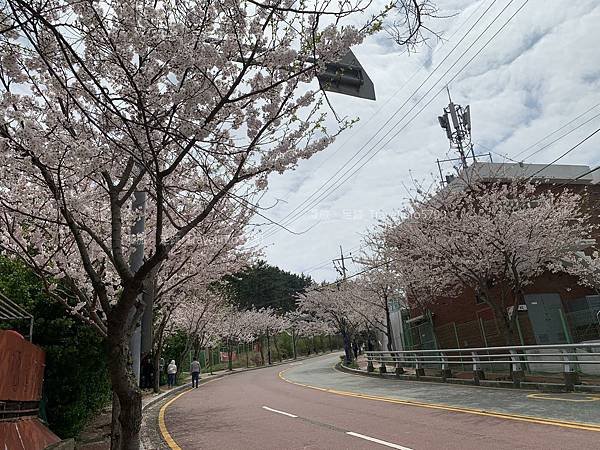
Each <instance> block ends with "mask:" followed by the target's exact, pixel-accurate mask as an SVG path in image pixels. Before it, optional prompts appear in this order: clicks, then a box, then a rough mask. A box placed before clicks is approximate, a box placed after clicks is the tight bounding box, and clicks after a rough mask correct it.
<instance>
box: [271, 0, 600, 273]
mask: <svg viewBox="0 0 600 450" xmlns="http://www.w3.org/2000/svg"><path fill="white" fill-rule="evenodd" d="M509 2H510V0H496V1H495V2H494V0H474V1H473V0H436V4H437V5H438V7H439V9H440V15H446V16H451V17H449V18H446V19H438V20H435V21H434V22H431V23H430V26H431V27H432V28H434V29H435V30H436V31H438V32H439V33H441V34H442V36H443V37H444V38H445V39H444V40H443V41H438V40H435V39H432V40H430V41H429V46H422V47H420V48H419V49H417V52H416V53H412V54H407V53H404V52H403V51H402V49H399V48H398V47H396V46H395V45H394V44H393V43H392V42H391V41H390V40H389V39H388V38H387V37H386V36H385V35H383V34H382V35H378V36H374V37H371V38H369V39H368V40H367V41H365V42H364V43H363V44H362V45H360V46H357V47H356V48H353V51H354V53H355V54H356V55H357V57H358V58H359V60H360V61H361V63H362V64H363V66H364V67H365V69H366V70H367V71H368V73H369V75H370V77H371V79H372V80H373V81H374V83H375V89H376V93H377V101H375V102H371V101H368V100H361V99H355V98H351V97H345V96H341V95H336V94H331V95H330V100H331V103H332V105H333V107H334V109H335V110H336V112H337V113H338V115H341V116H349V117H358V118H360V121H359V123H357V124H356V125H355V126H354V127H353V128H352V129H350V130H347V131H346V132H344V133H343V134H342V135H341V136H340V137H339V138H338V140H337V141H336V143H334V144H333V145H332V146H330V147H329V148H328V149H326V150H325V151H323V152H322V153H320V154H318V155H316V156H315V157H313V158H312V159H310V160H309V161H304V162H302V163H301V164H300V165H299V167H298V168H297V169H296V170H295V171H293V172H287V173H285V174H284V175H281V176H279V175H276V176H272V177H271V178H270V180H269V183H270V185H269V191H268V193H267V194H266V195H265V197H264V198H263V199H262V201H261V204H262V205H263V206H273V205H275V206H273V207H272V208H270V209H268V210H266V211H263V213H264V214H265V215H267V216H268V217H270V218H272V219H273V220H277V221H279V220H282V219H283V218H284V217H285V216H286V214H288V213H289V212H290V211H292V210H293V209H294V208H295V207H297V206H298V205H300V204H301V203H302V202H303V201H304V200H305V199H307V198H308V197H309V196H310V195H311V194H312V193H313V192H314V191H315V190H317V189H318V188H320V187H321V185H322V184H323V183H325V182H326V181H327V180H328V179H329V178H330V177H331V176H332V175H335V174H336V173H339V171H340V169H341V168H342V166H343V165H344V164H348V161H349V160H350V158H351V156H352V155H353V154H354V153H355V152H357V151H359V150H361V148H362V147H363V145H364V148H362V150H361V152H360V153H359V155H358V156H357V158H360V157H361V156H362V155H365V154H367V152H370V153H368V155H369V156H366V157H365V159H366V158H368V157H370V155H373V153H375V152H377V153H376V155H375V156H373V157H372V159H371V160H370V161H369V162H368V163H367V164H366V165H364V167H362V169H360V170H359V171H358V172H357V173H355V174H354V175H352V176H351V177H349V178H348V181H346V182H345V183H343V184H341V185H340V186H339V187H337V189H336V190H335V191H333V192H332V193H331V195H329V196H328V197H327V198H325V199H323V201H321V202H320V203H319V204H318V205H311V206H312V207H311V208H310V209H309V210H308V211H306V212H304V213H302V214H300V215H299V217H298V218H296V220H294V221H293V222H292V223H290V224H289V225H288V227H289V228H290V229H292V230H294V231H295V232H303V231H305V232H304V233H303V234H300V235H294V234H291V233H289V232H286V231H283V230H280V231H278V232H277V233H275V234H273V233H271V232H270V231H269V230H271V229H272V227H269V226H264V227H262V228H261V229H262V230H263V231H262V235H263V236H265V237H264V238H261V239H260V240H259V242H260V244H261V245H263V246H264V253H265V257H266V258H267V260H268V261H269V262H270V263H271V264H275V265H278V266H280V267H282V268H284V269H286V270H291V271H294V272H300V271H305V272H307V273H309V274H310V275H311V276H313V277H314V278H315V279H317V280H323V279H328V280H331V279H334V278H335V277H336V272H335V270H334V269H333V265H332V264H331V262H330V260H331V259H332V258H335V257H337V256H338V255H339V246H340V245H342V246H343V248H344V249H345V251H350V250H354V249H357V248H358V247H359V245H360V240H361V235H362V234H363V233H364V232H365V230H367V229H368V228H369V227H370V226H372V225H373V224H374V223H375V222H376V220H377V218H378V217H382V216H384V215H385V214H389V213H393V212H394V211H395V210H398V209H399V208H401V207H402V205H403V204H404V203H405V202H406V199H407V198H408V197H409V195H410V191H411V189H414V185H415V181H418V182H425V183H433V182H434V180H435V179H436V174H437V165H436V162H435V161H436V159H437V158H439V159H444V158H447V157H448V156H449V155H450V156H451V155H452V154H451V153H449V148H448V142H447V140H446V138H445V134H444V132H443V130H442V129H441V128H440V127H439V124H438V122H437V116H438V115H439V114H440V113H441V111H442V108H443V107H444V106H446V105H447V103H448V98H447V94H446V93H445V92H441V93H439V94H438V95H434V94H435V93H437V92H439V91H440V89H441V88H442V87H443V86H444V85H445V84H446V83H448V80H449V79H450V78H452V77H454V76H455V75H456V74H457V72H458V70H459V69H460V68H461V67H462V66H463V65H464V64H465V63H466V62H467V61H468V60H469V59H470V58H471V56H473V55H474V53H475V52H476V51H477V50H478V49H479V48H480V47H481V46H483V44H484V43H485V42H486V41H487V40H488V39H489V38H490V37H491V36H492V35H493V34H494V33H495V32H496V30H498V28H500V26H501V25H502V24H504V23H505V22H506V20H507V19H508V18H509V17H510V16H511V15H512V13H514V12H515V11H516V10H517V9H518V8H519V7H520V6H521V5H522V4H523V3H524V0H514V1H513V2H512V3H511V4H510V6H508V8H507V9H506V10H505V12H504V13H503V14H502V15H501V16H500V17H499V18H498V20H497V21H496V22H495V23H494V24H493V25H491V26H490V28H489V29H488V31H487V32H484V34H483V35H482V37H481V38H480V39H479V40H478V41H477V42H476V43H475V45H474V46H473V47H472V49H471V50H470V51H468V52H467V53H466V54H465V56H464V57H463V58H462V59H459V56H460V55H461V54H462V53H463V51H465V50H466V49H467V47H468V46H469V45H470V44H471V43H472V42H473V41H474V40H475V37H477V36H478V35H479V34H480V33H482V32H483V31H484V28H485V27H486V26H488V24H489V23H490V22H491V21H492V19H493V18H494V17H496V15H497V14H499V13H500V11H501V10H502V9H503V8H504V7H505V6H506V5H508V4H509ZM490 5H491V8H490V9H489V11H488V12H487V13H486V14H485V15H483V17H482V18H481V20H480V22H479V23H478V24H477V25H476V26H475V27H474V28H473V30H472V31H471V32H470V33H469V34H468V35H467V36H466V37H465V38H464V40H463V41H462V42H461V43H460V44H459V45H458V46H457V47H456V49H455V50H454V51H453V52H452V53H451V54H450V56H449V57H448V58H447V59H446V60H445V61H444V62H443V63H442V64H441V65H440V67H439V69H438V70H437V71H434V72H433V75H432V76H431V77H430V79H429V80H428V82H427V83H425V85H424V86H423V87H422V88H421V89H420V90H419V91H417V93H416V94H415V95H414V96H411V94H413V92H414V91H415V89H416V88H417V87H418V86H419V84H421V82H422V81H423V80H425V79H426V77H428V76H429V75H430V74H432V71H433V69H434V68H435V67H436V66H437V65H438V64H440V62H441V61H442V60H443V59H444V57H445V56H446V55H447V54H448V52H449V51H450V50H451V49H452V48H453V47H454V46H456V45H457V43H458V42H459V40H460V39H461V38H462V37H463V36H464V35H465V33H466V32H467V30H468V29H469V28H470V27H471V26H472V25H473V24H474V23H475V21H476V20H477V19H478V18H479V17H480V16H481V15H482V13H483V12H484V11H485V10H486V8H488V6H490ZM598 23H600V2H598V1H596V0H589V1H586V0H577V1H573V2H565V1H564V0H529V2H527V4H526V5H525V6H524V8H523V9H522V10H521V11H520V12H519V13H518V14H517V15H516V16H515V17H514V19H513V20H512V21H511V22H509V24H508V25H507V26H506V27H505V29H504V30H503V31H502V32H501V33H500V34H499V35H498V36H496V37H495V38H494V39H493V40H492V41H491V42H490V43H489V45H488V46H487V47H486V48H485V49H484V50H483V51H482V52H481V53H480V54H479V55H478V56H477V57H476V58H475V59H473V61H472V62H471V63H469V64H468V65H467V66H466V68H465V69H464V71H462V72H460V73H459V74H458V75H457V76H456V77H455V79H454V80H453V81H452V82H450V91H451V94H452V98H453V101H454V102H455V103H459V104H461V105H467V104H468V105H470V106H471V118H472V123H473V142H474V143H475V149H476V151H477V152H479V153H487V152H488V151H490V150H491V151H492V152H493V155H492V156H493V159H494V161H495V162H498V161H503V160H507V161H509V159H506V158H512V159H515V160H519V161H520V160H523V159H524V160H525V162H532V163H547V162H550V161H552V160H553V159H554V158H556V157H557V156H559V155H560V154H561V153H563V152H564V151H566V150H568V149H569V148H570V147H571V146H573V145H574V144H576V143H577V142H578V141H580V140H581V139H582V138H584V137H585V136H586V135H588V134H590V133H591V132H592V131H593V130H595V129H597V128H598V127H599V126H600V65H598V61H600V45H599V44H600V28H599V27H598ZM457 60H458V62H457V64H456V65H455V66H454V67H453V68H451V69H450V70H449V71H448V74H447V75H445V76H443V77H442V74H443V73H444V72H446V70H447V69H448V68H450V66H451V65H452V64H454V62H455V61H457ZM436 82H437V84H435V83H436ZM433 85H435V86H434V88H433V89H432V90H431V92H430V93H429V94H428V95H427V96H425V97H424V99H423V100H422V101H419V100H420V99H421V97H423V95H424V94H425V92H426V91H427V90H428V89H429V88H430V87H431V86H433ZM429 101H431V102H430V104H429V105H428V106H427V107H425V108H424V109H423V111H422V112H420V113H419V114H418V115H416V113H417V112H418V111H419V110H420V109H421V108H422V107H423V105H424V104H426V103H427V102H429ZM404 103H406V105H405V106H404V107H402V108H400V107H401V106H402V105H403V104H404ZM413 106H414V109H413V110H412V111H409V110H410V109H411V108H413ZM396 111H398V113H397V115H396V116H395V117H394V116H393V114H394V113H395V112H396ZM586 111H587V112H586ZM583 113H585V114H583ZM404 115H406V118H405V119H404V120H401V121H399V119H400V118H401V117H403V116H404ZM579 115H582V116H581V117H580V118H579V119H577V120H576V121H574V122H573V123H572V124H571V125H569V126H568V127H566V128H564V129H563V130H562V131H561V132H559V133H556V134H554V135H552V136H550V137H548V138H547V139H545V140H544V141H542V142H540V143H539V144H537V145H534V146H532V144H535V143H536V142H537V141H538V140H540V139H541V138H543V137H545V136H547V135H548V134H549V133H552V132H553V131H555V130H556V129H558V128H559V127H561V126H563V125H565V124H566V123H567V122H569V121H571V120H573V119H575V118H576V117H577V116H579ZM595 115H598V117H594V116H595ZM331 116H332V117H331V120H332V121H333V114H331ZM390 117H394V118H393V119H392V120H391V121H390V123H389V124H388V126H387V127H385V128H383V129H381V130H380V127H381V126H382V125H383V124H384V123H385V122H386V121H387V120H388V119H389V118H390ZM409 120H410V123H409V124H408V123H407V121H409ZM398 121H399V123H397V122H398ZM586 121H587V123H584V122H586ZM576 127H579V128H578V129H576V130H574V131H572V132H571V133H570V134H568V135H566V136H565V137H564V138H562V139H559V140H558V141H557V142H556V143H554V144H552V145H549V146H547V147H546V148H542V147H544V146H545V145H547V144H548V143H549V142H551V141H552V140H554V139H556V138H557V137H560V136H561V135H562V134H565V133H566V132H569V131H571V130H573V129H574V128H576ZM378 131H379V134H376V133H377V132H378ZM388 131H389V132H390V136H391V135H393V134H395V133H397V136H396V137H395V138H394V139H391V140H390V141H389V142H387V141H388V139H384V140H383V141H382V142H381V144H380V145H373V144H375V142H377V141H378V140H379V138H380V136H382V135H383V134H384V133H386V132H388ZM373 136H375V138H374V139H373ZM370 138H371V141H370V143H369V144H368V145H365V144H366V143H367V142H369V139H370ZM528 147H531V148H528ZM599 148H600V135H597V136H596V137H594V138H592V139H591V140H589V141H588V142H586V143H585V144H584V145H582V146H581V147H579V148H577V150H575V151H573V152H572V153H570V154H569V155H567V156H566V157H565V158H563V159H561V163H563V164H584V165H590V166H596V165H597V164H598V163H600V151H599ZM537 150H539V151H538V152H537V153H536V154H534V155H533V156H531V157H529V155H531V154H532V153H534V152H536V151H537ZM354 161H355V160H351V161H350V163H349V165H351V164H353V162H354ZM446 169H447V170H448V171H451V170H452V168H451V167H450V166H448V167H447V168H446ZM437 178H439V175H438V176H437ZM342 179H345V177H343V178H342ZM336 186H337V185H336ZM284 223H285V222H284ZM355 254H356V253H355ZM307 269H310V270H307ZM349 270H350V272H352V271H356V270H358V268H357V267H356V266H355V265H353V264H352V263H349Z"/></svg>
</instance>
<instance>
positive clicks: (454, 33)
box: [313, 0, 496, 171]
mask: <svg viewBox="0 0 600 450" xmlns="http://www.w3.org/2000/svg"><path fill="white" fill-rule="evenodd" d="M495 1H496V0H494V1H492V3H491V4H490V7H491V6H492V5H493V4H494V3H495ZM484 4H485V2H481V3H480V4H479V5H477V7H476V8H475V9H474V10H473V12H471V14H469V16H468V17H467V18H466V19H465V20H464V21H463V22H462V23H461V24H460V25H459V26H458V27H457V28H456V30H454V32H453V33H452V34H451V35H450V37H449V38H448V42H450V41H451V40H452V38H454V36H456V35H457V34H458V32H459V31H460V29H461V28H462V27H463V26H464V25H465V24H466V23H467V22H469V20H471V18H472V17H473V16H474V15H475V14H476V13H477V11H479V10H480V9H481V7H482V6H483V5H484ZM488 9H489V8H488ZM469 31H470V30H469ZM467 33H468V32H467ZM458 44H460V41H459V42H458V43H457V44H456V45H458ZM443 45H444V43H443V42H442V46H443ZM450 53H452V50H451V51H450V52H449V53H448V55H450ZM448 55H447V56H448ZM423 70H424V68H423V66H420V67H419V68H418V69H417V70H415V71H414V72H413V73H412V75H411V76H410V77H408V79H407V80H406V81H405V82H404V83H403V84H402V86H400V87H399V88H398V89H396V90H395V91H394V92H393V93H392V95H390V96H389V97H388V99H387V100H386V101H385V102H384V103H383V104H382V105H381V106H380V107H379V108H377V110H376V111H375V112H374V113H373V114H371V115H370V116H369V118H368V119H367V121H366V122H364V123H362V124H360V126H359V127H358V129H357V130H355V132H354V133H352V135H350V136H349V137H348V138H347V139H345V140H344V142H343V143H342V144H340V145H337V142H336V146H337V148H336V149H335V151H333V152H331V153H330V155H329V156H328V157H327V158H326V159H325V160H324V161H323V162H321V163H320V164H319V165H318V166H317V167H316V168H314V169H313V170H314V171H317V170H319V169H320V168H321V167H323V166H324V165H325V164H326V163H327V162H328V161H330V160H331V158H333V157H334V156H335V155H337V154H338V153H339V151H340V150H342V149H343V148H344V146H345V145H346V144H348V143H350V142H351V141H352V140H353V139H354V138H356V137H358V135H359V134H360V131H361V128H364V127H365V126H367V124H369V123H370V122H371V121H372V120H373V119H374V118H375V117H376V116H377V114H379V113H380V112H381V111H383V109H384V108H385V107H386V106H387V105H388V103H390V102H391V101H392V100H393V99H394V97H396V96H397V95H398V94H399V93H400V92H401V91H402V90H403V89H404V88H405V87H406V86H408V84H409V83H410V82H411V81H412V80H413V78H415V76H416V75H418V74H420V73H421V72H423Z"/></svg>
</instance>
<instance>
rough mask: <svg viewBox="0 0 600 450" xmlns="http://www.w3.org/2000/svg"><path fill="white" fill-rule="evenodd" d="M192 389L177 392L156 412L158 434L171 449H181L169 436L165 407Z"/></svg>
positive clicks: (210, 381) (206, 382)
mask: <svg viewBox="0 0 600 450" xmlns="http://www.w3.org/2000/svg"><path fill="white" fill-rule="evenodd" d="M221 378H222V377H219V378H214V379H212V380H208V381H205V382H204V383H202V384H200V386H202V385H205V384H208V383H212V382H213V381H217V380H220V379H221ZM193 390H194V389H193V388H189V389H186V390H185V391H183V392H182V393H181V394H177V395H176V396H175V397H173V398H172V399H171V400H169V401H168V402H167V403H165V404H164V405H163V406H162V407H161V408H160V411H159V412H158V428H159V430H160V434H161V435H162V437H163V439H164V440H165V442H166V443H167V445H168V446H169V448H171V449H172V450H182V449H181V447H180V446H179V445H178V444H177V442H175V439H173V436H171V433H169V430H167V424H166V422H165V413H166V411H167V408H168V407H169V406H170V405H171V403H173V402H175V401H176V400H177V399H178V398H179V397H181V396H182V395H185V394H187V393H188V392H190V391H193Z"/></svg>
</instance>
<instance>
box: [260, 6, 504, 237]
mask: <svg viewBox="0 0 600 450" xmlns="http://www.w3.org/2000/svg"><path fill="white" fill-rule="evenodd" d="M496 1H497V0H493V1H492V2H491V3H490V5H489V6H488V7H487V8H486V9H485V11H484V12H483V13H482V14H481V15H480V16H479V17H478V18H477V20H476V21H475V23H474V24H473V25H472V26H471V27H470V28H469V29H468V30H467V32H466V33H465V34H464V35H463V36H462V38H461V39H460V40H459V41H458V42H457V43H456V44H455V45H454V47H453V48H452V49H451V50H450V51H449V52H448V53H447V54H446V56H445V57H444V58H443V59H442V60H441V61H440V62H439V63H438V65H437V66H436V67H435V68H434V69H433V70H432V71H431V72H430V73H429V75H428V76H427V77H426V78H425V80H423V81H422V82H421V84H419V86H417V88H416V89H414V90H413V92H412V93H411V94H410V95H409V96H408V97H407V98H406V100H405V101H404V102H403V103H402V104H401V105H400V106H399V107H398V108H397V109H396V110H395V111H394V112H393V113H392V115H391V116H390V117H389V118H388V119H387V120H386V121H385V122H384V123H383V125H381V126H380V127H379V128H378V129H377V131H376V132H375V133H374V134H373V135H372V136H371V137H370V138H369V139H368V140H367V142H365V143H364V144H363V145H362V146H361V147H360V148H359V149H358V150H357V151H356V152H355V153H354V154H353V155H352V156H351V157H350V159H348V161H346V162H345V163H344V164H343V165H342V166H341V167H340V168H339V169H338V170H337V171H336V173H334V174H333V175H332V176H331V177H329V178H328V179H327V180H326V181H325V182H324V183H323V184H322V185H321V186H320V187H319V188H317V189H316V190H315V191H314V192H313V193H312V194H311V195H309V196H308V197H307V198H306V199H305V200H304V201H302V202H301V203H300V204H299V205H298V206H296V207H295V208H294V209H293V210H292V211H290V212H289V213H288V214H287V215H286V216H285V217H284V218H283V219H282V220H281V221H282V222H286V221H287V220H291V221H292V222H293V221H294V219H295V218H296V217H297V216H298V214H294V213H295V212H296V211H298V210H301V209H305V208H303V206H304V205H307V204H309V203H311V200H312V199H313V198H314V197H315V195H317V194H319V192H320V191H321V190H322V189H323V188H325V187H326V186H327V185H328V184H329V183H330V182H331V181H332V180H334V179H335V178H336V177H337V175H338V174H339V173H341V172H342V170H343V169H344V168H345V167H346V166H348V165H349V164H350V163H351V162H352V161H353V160H354V159H355V158H356V157H357V156H358V155H359V154H360V153H361V152H362V151H363V150H364V149H365V148H367V146H368V145H369V143H370V142H371V141H373V140H374V139H375V138H376V137H377V135H378V134H379V133H380V132H381V131H382V130H384V129H385V127H386V126H387V125H388V124H389V123H390V122H391V121H392V120H393V119H394V118H395V117H396V116H397V115H398V114H399V112H400V111H401V110H402V108H404V106H406V105H407V104H408V102H409V101H410V100H411V99H412V98H413V97H414V96H415V95H416V94H417V92H418V91H419V90H420V89H421V87H423V86H424V85H425V83H426V82H427V81H429V79H430V78H431V77H432V76H433V75H434V74H435V73H436V72H437V70H438V69H439V68H440V67H441V66H442V64H443V63H444V62H445V61H446V60H447V59H448V58H449V57H450V55H451V54H452V53H453V52H454V51H455V50H456V49H457V48H458V46H459V45H460V44H461V43H462V41H463V40H464V39H465V38H466V37H467V36H468V35H469V33H470V32H471V31H472V30H473V28H474V27H475V26H476V25H477V24H478V23H479V22H480V21H481V19H482V18H483V17H484V16H485V15H486V14H487V12H488V11H489V10H490V8H491V7H492V6H493V5H494V4H495V3H496ZM513 1H514V0H511V1H510V2H509V3H508V4H507V5H506V6H505V7H504V8H503V9H502V11H501V12H500V14H498V15H497V16H496V17H495V18H494V19H493V20H492V22H491V23H490V24H489V25H488V26H487V27H486V28H485V29H484V31H483V32H482V33H481V34H480V35H479V36H477V38H476V39H475V40H474V42H473V43H471V45H470V46H469V47H468V48H467V50H466V51H468V50H469V49H470V48H471V47H472V46H473V45H474V44H475V43H476V42H477V40H479V39H480V38H481V36H482V35H483V33H485V32H486V31H487V30H488V29H489V27H490V26H491V25H492V24H493V23H494V22H495V21H496V20H497V19H498V17H499V16H500V15H501V14H502V13H503V12H504V11H505V10H506V8H508V6H510V4H511V3H512V2H513ZM466 51H465V52H463V53H462V54H461V55H460V56H459V57H458V59H457V60H456V61H455V63H454V64H453V65H452V66H450V68H449V69H448V70H447V71H446V72H445V73H444V74H443V75H442V77H443V76H445V75H446V74H447V73H448V71H449V70H450V69H452V67H454V66H455V65H456V64H457V63H458V61H460V59H461V58H462V57H463V56H464V55H465V53H466ZM442 77H440V79H441V78H442ZM439 81H440V80H439V79H438V81H437V82H436V83H435V84H434V87H435V85H436V84H437V83H439ZM431 89H432V88H430V90H429V91H427V93H426V94H425V95H427V94H428V93H429V92H430V91H431ZM423 97H424V96H423ZM423 97H422V98H423ZM422 98H421V99H420V100H419V101H421V100H422ZM417 104H418V102H417ZM414 107H415V106H413V107H412V108H411V109H409V111H408V112H407V113H406V114H405V115H404V116H403V117H402V118H401V119H400V120H399V121H398V123H399V122H400V121H402V120H403V119H404V118H405V117H406V116H407V115H408V114H409V113H410V112H411V111H412V110H413V109H414ZM395 126H397V124H396V125H394V126H393V127H392V129H391V130H389V131H388V132H387V133H386V134H384V136H383V137H384V138H385V136H387V135H388V134H389V133H390V132H391V131H392V130H393V128H394V127H395ZM379 142H380V141H379ZM375 145H377V144H375ZM361 159H362V158H361ZM359 161H360V159H359ZM353 167H354V166H352V167H351V168H350V170H351V169H352V168H353ZM346 173H347V172H346ZM343 176H344V174H343V175H342V177H343ZM335 183H336V181H334V182H333V184H335ZM308 208H309V209H311V207H310V206H309V207H308ZM302 213H303V212H302V211H300V214H302ZM290 216H291V217H290ZM290 223H291V222H290ZM276 233H277V230H276V231H274V232H273V231H272V230H267V232H266V233H265V236H263V238H268V237H271V236H273V235H274V234H276Z"/></svg>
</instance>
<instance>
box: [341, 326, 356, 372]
mask: <svg viewBox="0 0 600 450" xmlns="http://www.w3.org/2000/svg"><path fill="white" fill-rule="evenodd" d="M342 337H343V338H344V353H345V355H346V358H345V361H344V364H345V365H348V364H351V363H352V361H354V358H353V355H352V341H351V340H350V335H349V334H348V333H342Z"/></svg>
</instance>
